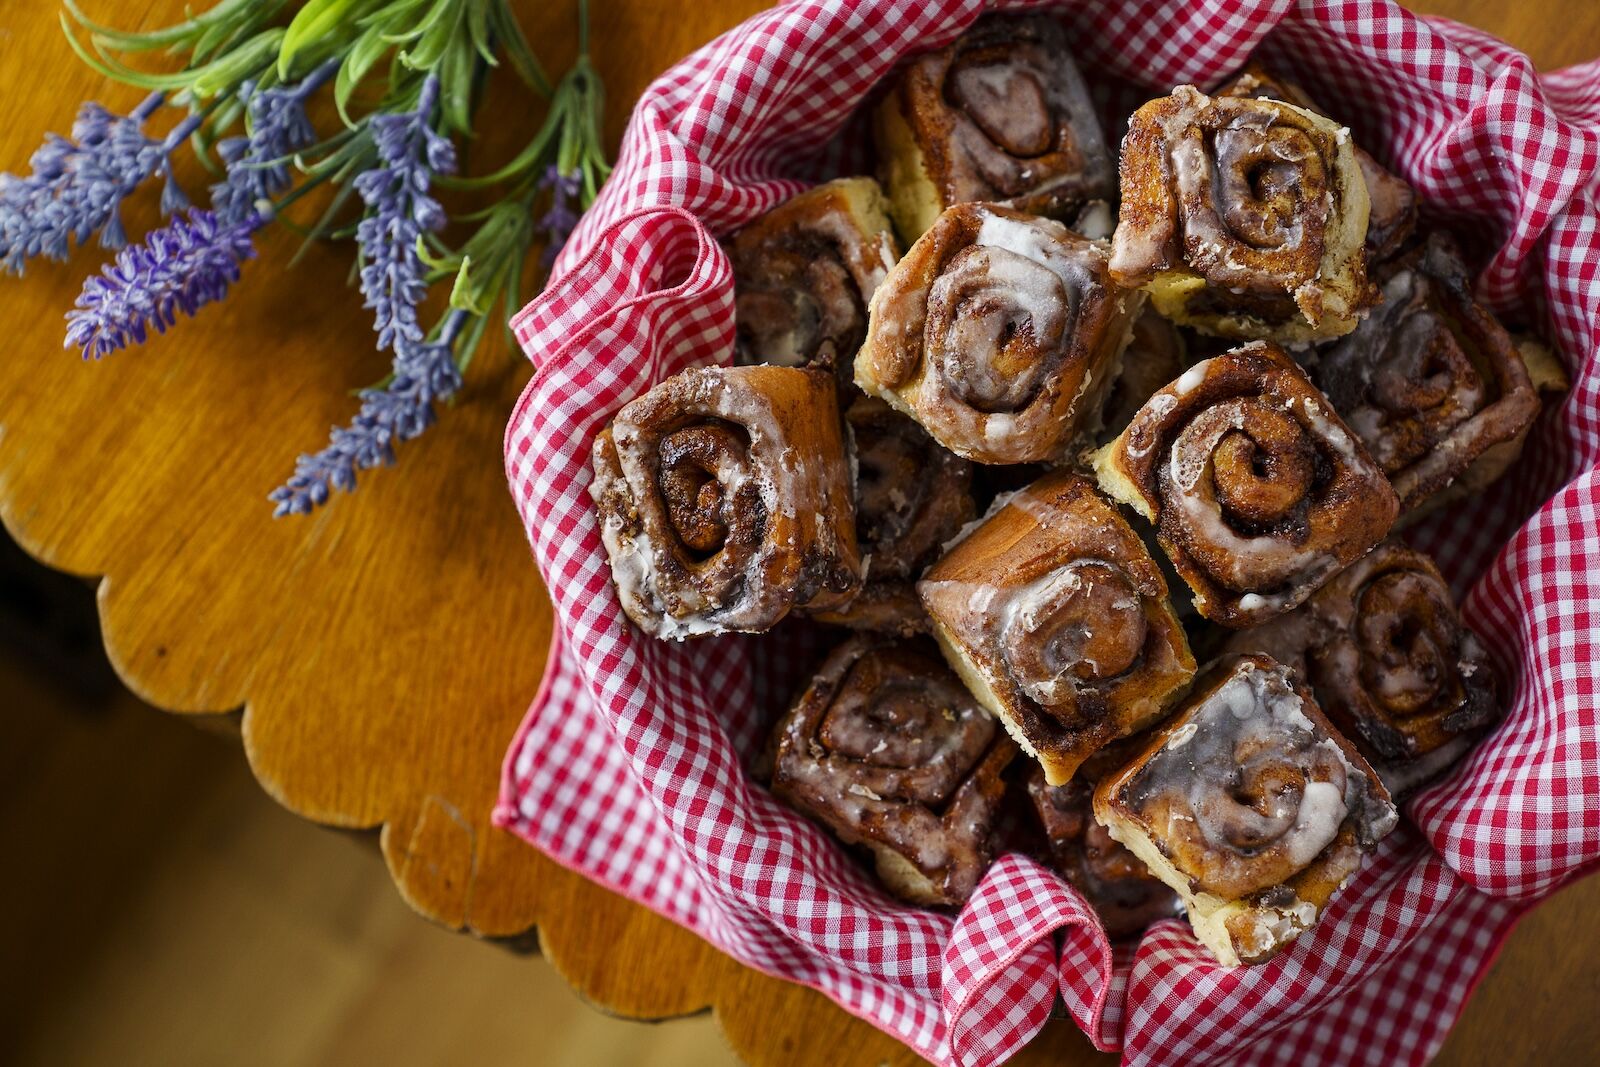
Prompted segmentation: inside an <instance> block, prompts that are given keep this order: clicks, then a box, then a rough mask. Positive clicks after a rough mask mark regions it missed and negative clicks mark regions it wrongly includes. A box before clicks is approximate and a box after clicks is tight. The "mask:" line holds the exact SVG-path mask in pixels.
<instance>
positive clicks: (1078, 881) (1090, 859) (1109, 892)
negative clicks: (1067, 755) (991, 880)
mask: <svg viewBox="0 0 1600 1067" xmlns="http://www.w3.org/2000/svg"><path fill="white" fill-rule="evenodd" d="M1093 792H1094V788H1093V786H1091V785H1090V784H1089V783H1088V782H1086V781H1084V779H1083V776H1082V775H1080V776H1078V777H1076V778H1074V779H1073V780H1072V781H1070V782H1068V783H1067V784H1066V785H1060V786H1056V785H1051V784H1050V783H1049V782H1048V781H1046V780H1045V776H1044V771H1043V770H1041V769H1040V768H1038V767H1035V768H1034V769H1033V773H1032V774H1030V775H1029V776H1028V797H1029V799H1030V800H1032V801H1033V807H1034V810H1035V811H1036V812H1037V813H1038V815H1039V824H1040V825H1041V826H1042V827H1043V828H1044V833H1045V840H1046V842H1047V843H1048V846H1049V850H1050V861H1051V865H1052V866H1053V867H1055V869H1056V870H1058V871H1059V872H1061V876H1062V877H1063V878H1065V879H1066V880H1067V881H1068V882H1070V883H1072V886H1073V888H1075V889H1077V890H1078V892H1080V893H1082V894H1083V895H1084V898H1085V899H1087V900H1088V901H1089V905H1090V906H1091V907H1093V908H1094V910H1095V914H1097V915H1099V916H1100V921H1101V922H1102V923H1103V924H1104V925H1105V928H1106V934H1107V936H1109V937H1111V938H1120V937H1129V936H1131V935H1133V934H1137V933H1138V932H1139V931H1141V930H1143V929H1144V928H1145V927H1147V926H1149V925H1150V924H1151V923H1153V922H1155V921H1156V920H1158V919H1166V918H1170V917H1171V916H1173V915H1175V914H1177V910H1178V898H1177V897H1176V896H1175V895H1174V894H1173V892H1172V890H1170V889H1168V888H1167V886H1166V885H1165V883H1163V882H1162V881H1161V880H1160V879H1158V878H1156V876H1155V875H1153V874H1151V873H1150V868H1148V867H1146V866H1145V865H1144V861H1142V860H1140V859H1139V857H1137V856H1135V855H1134V854H1133V853H1132V852H1129V851H1128V850H1127V849H1126V848H1124V847H1123V846H1122V845H1120V844H1118V843H1117V842H1116V841H1115V840H1113V839H1112V837H1111V835H1110V834H1108V833H1107V832H1106V829H1105V827H1103V826H1101V825H1100V824H1099V823H1097V822H1095V820H1094V817H1093V812H1092V811H1091V806H1090V799H1091V795H1092V793H1093Z"/></svg>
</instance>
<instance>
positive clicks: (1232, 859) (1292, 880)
mask: <svg viewBox="0 0 1600 1067" xmlns="http://www.w3.org/2000/svg"><path fill="white" fill-rule="evenodd" d="M1094 814H1095V818H1097V819H1098V820H1099V821H1100V822H1101V823H1102V824H1103V825H1104V826H1105V827H1106V829H1107V830H1108V831H1109V832H1110V834H1111V836H1112V837H1113V838H1114V839H1116V840H1117V841H1120V842H1121V843H1122V844H1124V845H1126V846H1127V847H1128V848H1129V849H1130V850H1131V851H1132V852H1133V854H1134V855H1136V856H1138V857H1139V858H1140V859H1141V860H1143V861H1144V862H1145V864H1146V865H1147V866H1148V867H1149V868H1150V870H1151V871H1152V872H1153V873H1154V874H1155V875H1156V877H1158V878H1160V879H1161V880H1162V881H1163V882H1165V883H1166V884H1167V885H1169V886H1171V887H1172V889H1173V890H1175V891H1176V892H1177V893H1178V895H1179V896H1180V897H1182V898H1183V902H1184V905H1185V908H1186V910H1187V911H1188V915H1189V922H1190V923H1191V924H1192V925H1193V927H1194V932H1195V936H1196V937H1198V938H1199V939H1200V942H1201V943H1202V944H1204V945H1205V946H1206V947H1207V948H1208V949H1210V950H1211V952H1212V954H1214V955H1215V956H1216V958H1217V961H1218V962H1219V963H1221V964H1223V965H1224V966H1227V967H1234V966H1238V965H1239V964H1241V963H1261V962H1262V961H1264V960H1266V959H1268V958H1270V957H1271V956H1272V955H1274V954H1275V953H1277V952H1278V951H1279V950H1281V949H1282V948H1283V947H1284V946H1286V945H1288V944H1289V943H1290V942H1291V941H1293V940H1294V939H1295V938H1296V937H1298V936H1299V935H1300V934H1301V933H1302V932H1303V931H1305V930H1307V929H1309V928H1310V927H1311V926H1312V925H1313V924H1314V923H1315V922H1316V920H1317V917H1318V916H1319V915H1320V914H1321V912H1322V909H1323V907H1324V906H1325V905H1326V904H1327V902H1328V899H1329V898H1330V897H1331V896H1332V895H1333V893H1334V892H1335V891H1336V890H1337V889H1338V888H1339V887H1340V886H1342V885H1343V884H1344V883H1345V882H1346V881H1347V880H1348V879H1349V878H1350V876H1351V875H1352V874H1354V873H1355V871H1356V869H1357V867H1358V866H1359V865H1360V862H1361V856H1362V854H1363V853H1365V852H1370V851H1371V850H1372V849H1373V848H1375V847H1376V846H1377V844H1378V842H1379V841H1380V840H1382V839H1383V837H1384V836H1385V835H1386V834H1388V833H1389V831H1390V830H1392V829H1394V827H1395V824H1396V823H1397V822H1398V815H1397V813H1396V811H1395V808H1394V803H1393V802H1392V801H1391V800H1390V798H1389V794H1388V792H1387V791H1386V790H1385V789H1384V787H1383V785H1382V784H1381V783H1380V782H1379V781H1378V780H1377V777H1376V776H1375V775H1374V774H1373V772H1372V769H1371V768H1370V767H1368V766H1367V764H1366V762H1365V761H1364V760H1363V759H1362V758H1361V755H1360V754H1359V753H1358V752H1357V751H1356V749H1355V748H1354V746H1352V745H1351V744H1350V742H1348V741H1347V740H1345V739H1344V738H1343V737H1341V736H1340V735H1339V733H1338V732H1337V731H1336V730H1335V729H1334V728H1333V726H1332V725H1330V724H1329V722H1328V720H1327V719H1326V718H1325V717H1324V716H1323V714H1322V712H1321V711H1320V710H1319V709H1318V707H1317V704H1316V701H1315V700H1313V699H1312V697H1311V695H1310V693H1308V692H1307V691H1306V690H1305V689H1304V688H1302V687H1300V686H1299V685H1297V684H1296V683H1295V682H1294V681H1293V679H1292V677H1291V675H1290V673H1289V671H1288V669H1287V668H1285V667H1284V666H1283V665H1282V664H1279V663H1276V662H1274V661H1273V660H1272V659H1271V658H1270V657H1267V656H1239V657H1234V658H1232V659H1226V660H1223V661H1221V662H1219V663H1218V664H1217V665H1216V666H1215V667H1213V668H1211V669H1209V670H1208V671H1207V672H1206V673H1205V674H1204V675H1203V676H1202V678H1201V679H1200V680H1199V681H1198V682H1197V683H1196V686H1195V689H1194V692H1193V693H1191V694H1190V696H1189V698H1188V699H1187V700H1185V701H1184V703H1183V706H1182V707H1181V708H1180V709H1179V710H1178V713H1177V714H1176V715H1174V716H1173V717H1172V718H1171V719H1169V720H1168V721H1167V722H1165V723H1164V724H1162V726H1161V727H1160V728H1159V729H1158V730H1156V731H1155V732H1154V733H1153V734H1152V735H1151V737H1150V740H1149V742H1148V744H1147V745H1146V746H1145V748H1144V749H1143V750H1142V751H1141V752H1140V753H1139V755H1138V756H1136V757H1135V758H1134V759H1133V760H1132V761H1131V762H1130V763H1128V764H1127V766H1125V767H1123V768H1122V769H1121V770H1119V771H1117V772H1116V773H1114V774H1112V775H1111V776H1110V777H1108V778H1107V779H1105V780H1104V781H1103V782H1101V783H1100V785H1099V786H1098V787H1097V788H1096V789H1095V794H1094Z"/></svg>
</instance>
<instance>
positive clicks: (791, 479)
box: [590, 367, 861, 640]
mask: <svg viewBox="0 0 1600 1067" xmlns="http://www.w3.org/2000/svg"><path fill="white" fill-rule="evenodd" d="M837 393H838V390H837V387H836V386H835V384H834V381H833V378H832V376H831V375H829V374H827V373H825V372H823V371H817V370H800V369H798V368H793V367H702V368H697V369H693V370H687V371H684V372H683V373H682V374H678V375H676V376H674V377H672V378H669V379H667V380H666V381H665V382H662V383H661V384H660V385H658V386H656V387H655V388H654V389H652V390H650V391H649V392H648V393H646V394H645V395H644V396H642V397H640V398H639V399H637V400H635V401H633V402H632V403H630V404H628V405H626V406H625V407H624V408H623V409H622V410H621V411H619V412H618V413H617V416H616V418H615V419H614V420H613V421H612V423H611V425H610V426H609V427H607V428H606V429H605V430H602V431H601V432H600V434H599V435H598V436H597V437H596V438H595V443H594V472H595V473H594V482H593V484H592V485H591V486H590V493H591V495H592V496H593V497H594V501H595V505H596V507H597V508H598V510H599V513H600V534H601V538H602V540H603V541H604V542H605V546H606V552H607V553H608V555H609V556H610V559H611V573H612V577H613V579H614V581H615V582H616V587H617V594H618V596H619V597H620V598H621V600H622V607H623V610H624V611H626V612H627V614H628V617H629V618H631V619H632V620H633V621H634V622H635V623H637V624H638V625H639V627H640V628H641V629H643V630H644V631H645V632H647V633H649V634H652V635H654V636H656V637H664V638H671V639H673V640H682V639H684V638H686V637H698V636H701V635H703V634H713V633H726V632H729V631H742V632H747V633H753V632H758V631H762V630H767V629H770V628H771V627H772V626H774V625H775V624H776V623H777V622H778V621H779V620H780V619H782V618H783V617H784V616H785V615H787V614H788V613H789V611H790V609H791V608H795V607H812V608H819V609H825V608H828V607H831V606H835V605H841V604H844V603H847V602H848V601H849V599H850V597H852V596H853V595H855V593H856V591H857V590H858V589H860V588H861V559H860V556H859V554H858V552H857V549H856V534H855V520H854V510H853V507H852V503H851V499H850V474H849V469H848V467H847V466H846V462H845V452H844V439H843V433H842V431H841V429H840V419H839V406H838V399H837Z"/></svg>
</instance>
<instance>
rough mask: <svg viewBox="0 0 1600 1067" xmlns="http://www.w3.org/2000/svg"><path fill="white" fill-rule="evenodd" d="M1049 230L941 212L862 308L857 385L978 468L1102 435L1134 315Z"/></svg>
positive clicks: (1097, 260)
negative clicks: (1084, 434)
mask: <svg viewBox="0 0 1600 1067" xmlns="http://www.w3.org/2000/svg"><path fill="white" fill-rule="evenodd" d="M1143 300H1144V297H1143V295H1142V294H1139V293H1135V292H1131V291H1128V290H1123V289H1120V288H1119V287H1118V286H1117V285H1116V284H1115V283H1113V282H1112V281H1111V278H1110V275H1109V273H1108V271H1107V269H1106V249H1105V246H1104V245H1103V244H1101V243H1098V242H1095V241H1090V240H1087V239H1085V238H1083V237H1080V236H1078V235H1077V234H1075V233H1073V232H1072V231H1070V230H1068V229H1067V228H1066V227H1065V226H1063V225H1062V224H1061V223H1059V222H1054V221H1051V220H1049V219H1041V218H1036V217H1034V216H1031V215H1025V214H1022V213H1021V212H1018V211H1012V210H1010V209H1008V208H1003V207H996V206H994V205H990V204H962V205H958V206H956V207H953V208H951V209H950V210H948V211H946V212H945V213H944V214H943V215H941V216H940V217H939V221H938V222H937V223H936V224H935V225H934V226H933V228H932V229H930V230H928V232H927V233H925V234H923V235H922V237H921V238H920V239H919V240H918V241H917V243H916V244H915V245H913V246H912V247H911V250H910V251H909V252H907V253H906V256H905V258H904V259H902V260H901V261H900V262H899V263H898V264H897V265H896V266H895V268H894V270H892V271H890V272H889V278H888V280H887V281H885V282H884V283H883V285H882V286H880V287H879V289H878V293H877V295H876V296H875V297H873V300H872V309H871V312H872V313H871V322H870V323H869V325H868V328H867V341H866V344H865V345H863V346H862V348H861V352H860V354H859V355H858V356H857V357H856V366H855V378H856V384H857V385H859V386H861V388H862V389H864V390H866V391H867V392H868V393H870V394H873V395H876V396H881V397H882V398H883V399H884V400H887V401H888V402H889V403H890V404H892V405H894V406H895V407H896V408H899V409H900V410H901V411H904V412H905V413H906V414H908V415H910V416H911V417H912V418H914V419H916V420H917V421H918V422H920V423H921V424H922V425H923V427H924V428H926V429H927V431H928V432H929V433H930V434H932V435H933V438H934V440H936V441H938V442H939V443H940V444H942V445H944V446H945V447H946V448H948V449H950V450H951V451H952V452H955V453H956V454H958V455H961V456H964V457H966V458H967V459H970V460H975V461H977V462H979V463H1031V462H1037V461H1042V460H1058V459H1061V458H1063V457H1064V456H1065V455H1066V454H1067V453H1068V451H1069V449H1070V447H1071V445H1072V441H1073V437H1074V435H1075V434H1076V433H1078V432H1079V431H1091V430H1093V429H1095V428H1096V427H1097V425H1098V423H1097V420H1098V418H1099V416H1100V411H1101V401H1102V399H1103V397H1104V395H1105V391H1106V388H1107V386H1108V385H1109V383H1110V382H1111V380H1112V379H1113V378H1114V377H1115V371H1116V366H1117V360H1118V358H1119V357H1120V355H1121V353H1122V349H1123V347H1124V346H1125V345H1126V344H1127V340H1128V334H1129V330H1130V329H1131V327H1132V323H1133V320H1134V318H1135V317H1136V316H1137V315H1138V313H1139V310H1140V308H1141V306H1142V305H1143Z"/></svg>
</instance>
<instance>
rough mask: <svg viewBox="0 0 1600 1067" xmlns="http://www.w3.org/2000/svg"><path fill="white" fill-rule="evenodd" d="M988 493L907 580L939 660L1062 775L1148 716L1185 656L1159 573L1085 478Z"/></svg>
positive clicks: (1189, 671)
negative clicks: (917, 576) (916, 577)
mask: <svg viewBox="0 0 1600 1067" xmlns="http://www.w3.org/2000/svg"><path fill="white" fill-rule="evenodd" d="M997 503H999V506H998V507H997V508H996V509H995V510H994V511H992V512H991V514H990V515H989V516H988V517H987V518H985V519H984V520H983V521H982V523H981V524H979V525H978V526H977V527H976V528H974V529H973V530H972V531H971V532H970V533H968V534H967V535H966V537H964V538H963V539H962V540H961V541H960V542H959V543H957V544H956V545H955V546H953V547H952V548H951V549H950V551H949V552H947V553H946V554H945V556H944V557H943V558H942V559H940V560H939V561H938V562H937V563H935V564H934V565H933V566H932V567H930V568H929V569H928V572H927V573H926V574H925V575H924V576H923V579H922V581H921V582H919V583H918V585H917V591H918V592H919V593H920V594H921V596H922V603H923V606H924V607H926V608H927V610H928V615H929V617H930V618H931V619H932V621H933V627H934V635H935V636H936V637H937V638H938V640H939V644H940V647H941V648H942V649H943V650H944V653H945V658H946V659H948V660H949V661H950V663H951V665H952V666H953V667H955V669H956V670H957V671H958V672H959V673H960V674H961V677H962V678H963V679H964V680H965V681H966V683H967V685H968V686H969V687H970V688H971V689H972V691H973V693H974V694H976V696H977V697H978V699H979V700H980V701H982V702H983V704H984V706H986V707H987V708H989V710H991V711H993V712H994V713H995V714H996V715H998V716H1000V719H1001V721H1002V722H1003V723H1004V724H1005V725H1006V727H1007V728H1008V729H1009V730H1010V731H1011V732H1012V735H1013V736H1015V737H1016V738H1017V740H1018V741H1019V742H1021V744H1022V746H1023V748H1024V749H1025V750H1026V751H1027V752H1028V753H1029V754H1031V755H1032V756H1034V758H1036V759H1037V760H1038V761H1039V763H1040V765H1041V766H1043V768H1044V770H1045V773H1046V775H1047V776H1048V778H1049V781H1050V782H1051V784H1053V785H1060V784H1062V783H1065V782H1066V781H1068V780H1069V779H1070V778H1071V777H1072V775H1073V773H1074V772H1075V771H1076V770H1077V768H1078V765H1079V764H1080V763H1082V762H1083V761H1084V759H1085V758H1087V757H1088V756H1089V755H1090V754H1092V753H1093V752H1094V751H1095V750H1096V749H1099V748H1101V747H1102V746H1104V745H1106V744H1108V743H1110V742H1111V741H1114V740H1116V739H1117V738H1119V737H1126V736H1127V735H1129V734H1131V733H1134V732H1135V731H1137V730H1140V729H1142V728H1143V727H1145V726H1147V725H1149V724H1150V723H1151V722H1153V721H1154V720H1155V719H1157V718H1159V717H1160V716H1161V715H1162V713H1163V712H1164V711H1165V709H1166V708H1167V707H1169V706H1170V705H1171V703H1172V702H1173V701H1174V700H1175V699H1176V698H1177V696H1178V694H1179V693H1180V692H1181V691H1182V690H1183V688H1184V686H1185V685H1187V684H1188V682H1189V679H1190V678H1191V677H1192V676H1193V674H1194V658H1193V657H1192V656H1191V655H1190V654H1189V646H1188V642H1187V641H1186V639H1185V638H1184V634H1183V627H1182V626H1181V625H1180V624H1179V622H1178V619H1177V617H1176V616H1175V615H1174V614H1173V611H1172V606H1171V604H1170V603H1168V601H1167V584H1166V582H1165V581H1164V580H1163V579H1162V577H1161V571H1160V570H1159V569H1158V568H1157V566H1156V564H1155V561H1154V560H1152V559H1151V558H1150V554H1149V552H1148V551H1147V550H1146V549H1145V547H1144V543H1143V542H1142V541H1140V539H1139V537H1138V535H1137V534H1135V533H1134V532H1133V529H1132V528H1131V527H1129V526H1128V523H1127V521H1126V520H1124V519H1123V518H1122V516H1121V515H1120V514H1119V513H1118V512H1117V509H1116V508H1114V507H1112V506H1111V504H1110V503H1109V502H1108V501H1106V500H1105V499H1103V498H1102V497H1101V496H1100V495H1099V494H1098V493H1096V492H1095V489H1094V486H1093V485H1092V484H1091V483H1090V482H1089V481H1088V480H1086V479H1084V478H1082V477H1079V476H1078V475H1076V474H1072V473H1069V472H1066V471H1061V472H1057V473H1055V474H1050V475H1046V476H1045V477H1044V478H1041V479H1040V480H1039V481H1037V482H1035V483H1034V484H1033V485H1031V486H1029V487H1027V488H1026V489H1023V490H1020V491H1019V492H1017V493H1014V494H1012V495H1011V496H1010V497H1009V498H1003V502H997Z"/></svg>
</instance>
